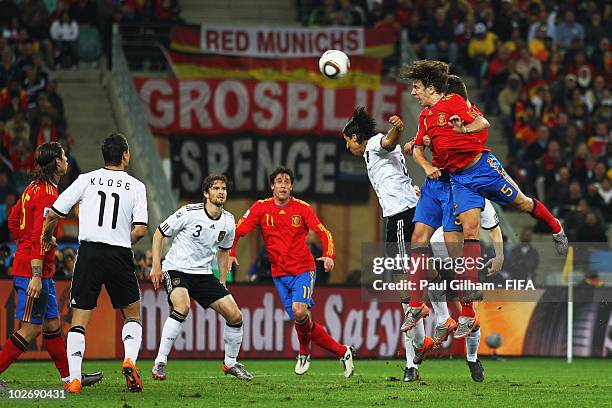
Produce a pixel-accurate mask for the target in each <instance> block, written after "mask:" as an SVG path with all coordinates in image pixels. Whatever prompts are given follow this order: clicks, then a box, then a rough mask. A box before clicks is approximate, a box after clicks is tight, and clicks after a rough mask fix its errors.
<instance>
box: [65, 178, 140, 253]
mask: <svg viewBox="0 0 612 408" xmlns="http://www.w3.org/2000/svg"><path fill="white" fill-rule="evenodd" d="M76 203H79V204H80V205H79V241H80V242H82V241H86V242H101V243H104V244H108V245H114V246H120V247H125V248H131V247H132V239H131V232H132V225H147V221H148V218H147V191H146V188H145V185H144V184H143V183H142V182H140V180H138V179H136V178H134V177H132V176H130V175H129V174H127V173H126V172H125V171H122V170H109V169H106V168H102V169H98V170H94V171H91V172H89V173H85V174H81V175H80V176H79V177H78V178H77V179H76V180H75V181H74V182H73V183H72V184H71V185H70V187H68V188H67V189H66V191H64V192H63V193H62V194H60V195H59V197H58V198H57V200H56V201H55V203H54V204H53V211H55V212H56V213H57V214H59V215H62V216H66V215H67V214H68V213H69V212H70V209H71V208H72V206H73V205H75V204H76Z"/></svg>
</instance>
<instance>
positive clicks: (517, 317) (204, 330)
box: [0, 279, 612, 360]
mask: <svg viewBox="0 0 612 408" xmlns="http://www.w3.org/2000/svg"><path fill="white" fill-rule="evenodd" d="M69 290H70V282H67V281H61V282H57V296H58V303H59V304H60V320H61V322H62V329H63V332H64V334H65V333H67V328H68V327H69V325H70V320H71V317H70V309H69V296H68V293H69ZM229 290H230V291H231V293H232V295H233V296H234V298H235V299H236V302H237V303H238V306H239V307H240V309H241V311H242V316H243V321H244V326H243V327H244V338H243V343H242V349H241V351H240V355H239V358H241V359H243V358H295V356H296V355H297V353H298V341H297V337H296V335H295V329H294V326H293V323H292V322H291V321H290V320H289V317H288V316H287V314H286V312H285V310H284V309H283V305H282V303H281V302H280V300H279V298H278V295H277V294H276V290H275V288H274V286H272V285H261V286H260V285H251V284H232V285H229ZM589 290H591V291H592V292H593V297H594V298H603V297H605V294H603V293H597V292H598V291H599V292H607V293H608V295H609V292H610V290H611V288H594V289H589ZM564 293H565V295H567V289H566V288H562V287H561V288H560V287H556V288H547V289H546V290H545V291H544V293H543V295H542V297H543V298H545V297H547V296H552V297H559V295H563V294H564ZM314 299H315V301H316V304H315V306H314V307H313V308H312V313H313V318H314V320H315V321H317V322H319V323H321V324H322V325H323V326H324V327H325V328H326V329H327V330H328V331H329V333H330V334H331V335H332V336H333V337H334V338H335V339H336V340H337V341H339V342H340V343H342V344H351V345H353V346H355V347H357V349H358V355H359V357H360V358H390V357H399V358H400V359H403V357H402V356H403V354H404V336H403V334H402V333H401V332H400V331H399V329H400V326H401V324H402V321H403V318H404V317H403V312H402V308H401V306H400V305H399V303H396V304H394V303H379V302H378V301H377V300H376V299H372V300H369V301H364V300H363V299H362V297H361V289H360V288H359V287H337V286H330V287H320V288H316V289H315V292H314ZM0 302H1V304H0V342H1V343H2V344H4V342H5V341H6V339H7V338H9V337H10V336H11V334H12V333H13V332H14V331H15V330H16V329H17V328H18V327H19V326H18V323H19V322H17V321H15V302H16V294H15V291H14V290H13V282H12V280H10V279H2V280H0ZM141 304H142V322H143V338H142V346H141V351H140V358H145V359H146V358H154V357H155V356H156V354H157V348H158V346H159V340H160V335H161V331H162V327H163V324H164V322H165V320H166V318H167V317H168V314H169V308H168V297H167V295H166V293H165V292H164V291H163V290H158V291H155V290H153V287H152V285H151V284H150V283H141ZM449 306H451V307H452V304H451V305H449ZM566 310H567V304H566V303H563V302H557V303H552V302H546V301H545V299H543V301H538V302H532V303H527V302H500V301H486V300H485V301H484V302H482V303H481V305H480V306H479V309H478V314H479V317H480V325H481V330H482V333H481V339H482V342H481V344H480V349H479V353H480V354H491V353H492V352H493V350H492V349H491V348H489V347H488V346H487V341H486V339H487V337H488V336H489V335H495V337H496V340H499V348H497V349H496V353H497V354H499V355H507V356H521V355H527V356H564V355H565V344H566V327H567V313H566ZM431 313H433V311H432V312H431ZM451 314H452V315H453V316H456V315H457V311H456V310H451ZM435 321H436V317H435V315H433V314H431V315H430V316H429V317H428V318H427V319H425V320H424V324H425V333H426V334H427V335H428V336H432V335H433V332H434V330H435V327H434V324H435ZM122 326H123V323H122V319H121V314H120V312H119V311H118V310H113V309H112V306H111V304H110V300H109V298H108V296H107V294H106V291H102V294H101V296H100V299H98V307H97V308H96V309H95V311H94V312H93V318H92V320H91V322H90V324H89V326H88V328H87V334H86V344H87V352H86V355H85V358H87V359H91V358H94V359H95V358H99V359H122V358H123V355H124V354H123V353H124V352H123V343H122V342H121V329H122ZM224 327H225V321H224V319H223V318H222V317H221V316H220V315H218V314H217V313H216V312H214V311H213V310H212V309H207V310H204V309H203V308H202V307H200V306H199V305H198V304H196V303H195V302H192V304H191V311H190V313H189V315H188V317H187V320H186V321H185V324H184V325H183V331H182V332H181V334H180V335H179V336H178V337H177V339H176V342H175V344H174V347H173V351H172V352H171V354H170V359H173V358H214V359H222V358H223V330H224ZM611 333H612V304H610V303H609V302H596V301H593V302H590V303H579V304H576V305H575V310H574V355H575V356H580V357H610V356H612V337H611ZM464 353H465V342H464V341H463V340H454V339H453V338H452V336H451V337H450V338H449V339H447V340H446V342H444V343H443V345H442V347H441V348H439V349H438V350H436V351H435V352H434V353H432V356H439V355H449V354H450V355H455V356H463V355H464ZM312 354H313V356H315V357H331V355H330V354H329V353H327V352H326V351H324V350H322V349H321V348H319V347H313V348H312ZM21 359H45V360H46V359H49V355H48V353H47V352H46V350H45V349H44V345H43V342H42V339H41V336H39V337H38V339H37V340H36V341H35V342H32V343H31V345H30V347H29V348H28V350H27V351H26V352H25V353H24V354H23V356H22V357H21Z"/></svg>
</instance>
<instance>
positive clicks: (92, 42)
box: [77, 26, 102, 62]
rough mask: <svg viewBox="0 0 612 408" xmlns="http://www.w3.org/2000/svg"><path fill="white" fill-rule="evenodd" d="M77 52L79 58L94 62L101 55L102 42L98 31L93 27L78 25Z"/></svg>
mask: <svg viewBox="0 0 612 408" xmlns="http://www.w3.org/2000/svg"><path fill="white" fill-rule="evenodd" d="M79 29H80V33H79V40H78V48H77V49H78V54H79V60H81V61H85V62H94V61H97V60H98V59H99V58H100V55H102V43H101V41H100V33H99V32H98V29H97V28H95V27H87V26H81V27H79Z"/></svg>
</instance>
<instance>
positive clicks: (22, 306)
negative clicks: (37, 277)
mask: <svg viewBox="0 0 612 408" xmlns="http://www.w3.org/2000/svg"><path fill="white" fill-rule="evenodd" d="M29 283H30V278H25V277H22V276H14V277H13V286H14V288H15V292H17V310H16V312H15V318H16V319H18V320H21V321H22V322H26V323H31V324H42V323H43V321H45V320H51V319H55V318H57V317H58V316H59V312H58V307H57V296H56V292H55V282H54V281H53V278H44V279H42V290H41V292H40V296H39V297H38V299H34V298H31V297H28V295H27V290H28V285H29Z"/></svg>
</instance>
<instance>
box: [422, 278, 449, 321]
mask: <svg viewBox="0 0 612 408" xmlns="http://www.w3.org/2000/svg"><path fill="white" fill-rule="evenodd" d="M432 282H433V283H436V284H438V283H441V282H443V280H442V277H441V276H440V275H437V276H436V278H435V279H434V280H433V281H432ZM427 292H428V293H429V300H430V301H431V305H432V306H433V310H434V313H435V314H436V324H442V323H444V322H445V321H446V319H448V318H449V317H450V313H448V306H447V304H446V291H445V290H444V289H427Z"/></svg>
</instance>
